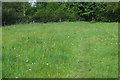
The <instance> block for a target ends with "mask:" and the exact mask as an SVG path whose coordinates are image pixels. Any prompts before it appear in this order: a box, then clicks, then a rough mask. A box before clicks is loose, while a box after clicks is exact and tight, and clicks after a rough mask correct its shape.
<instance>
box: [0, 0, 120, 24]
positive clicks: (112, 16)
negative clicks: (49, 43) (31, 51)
mask: <svg viewBox="0 0 120 80" xmlns="http://www.w3.org/2000/svg"><path fill="white" fill-rule="evenodd" d="M2 12H3V24H14V23H30V22H45V23H46V22H63V21H103V22H117V21H118V20H119V18H118V17H119V13H120V11H119V7H118V3H117V2H99V3H98V2H37V3H35V6H31V5H30V3H3V11H2Z"/></svg>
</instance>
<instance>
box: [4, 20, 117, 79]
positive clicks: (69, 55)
mask: <svg viewBox="0 0 120 80" xmlns="http://www.w3.org/2000/svg"><path fill="white" fill-rule="evenodd" d="M2 77H3V78H117V77H118V23H103V22H61V23H60V22H58V23H34V24H17V25H11V26H5V27H2Z"/></svg>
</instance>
